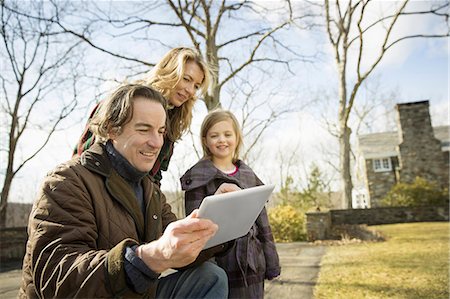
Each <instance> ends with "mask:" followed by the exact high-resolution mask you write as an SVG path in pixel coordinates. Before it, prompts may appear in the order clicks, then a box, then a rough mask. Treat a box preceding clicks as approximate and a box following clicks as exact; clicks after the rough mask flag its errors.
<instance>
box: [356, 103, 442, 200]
mask: <svg viewBox="0 0 450 299" xmlns="http://www.w3.org/2000/svg"><path fill="white" fill-rule="evenodd" d="M396 110H397V128H398V131H395V132H383V133H375V134H367V135H360V136H358V154H357V159H356V175H355V184H354V185H355V188H354V190H353V194H352V197H353V198H352V200H353V208H368V207H377V206H379V204H380V200H381V199H382V198H383V197H384V196H385V195H386V194H387V193H388V192H389V190H390V189H391V188H392V187H393V186H394V185H395V184H396V183H397V182H405V183H411V182H413V181H414V180H415V178H416V177H417V176H420V177H423V178H424V179H426V180H428V181H434V182H436V183H438V184H439V185H440V186H441V187H442V188H448V186H449V150H450V132H449V129H450V126H439V127H432V126H431V118H430V113H429V101H421V102H412V103H403V104H397V105H396Z"/></svg>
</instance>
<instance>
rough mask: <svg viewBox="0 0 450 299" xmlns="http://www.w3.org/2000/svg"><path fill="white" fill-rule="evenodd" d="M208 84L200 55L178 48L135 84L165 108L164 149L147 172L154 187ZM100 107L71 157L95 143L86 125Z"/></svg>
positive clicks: (192, 50) (203, 62)
mask: <svg viewBox="0 0 450 299" xmlns="http://www.w3.org/2000/svg"><path fill="white" fill-rule="evenodd" d="M210 81H211V70H210V68H209V66H208V64H207V63H206V62H205V61H204V59H203V57H202V56H201V55H200V53H199V52H197V51H196V50H194V49H191V48H185V47H180V48H174V49H172V50H170V51H169V52H167V53H166V55H164V57H163V58H162V59H161V61H160V62H158V63H157V64H156V65H155V67H154V68H153V69H152V70H151V71H150V73H149V75H148V77H147V78H146V79H144V80H142V81H139V82H138V83H141V84H144V85H149V86H151V87H153V88H155V89H156V90H157V91H159V92H160V93H161V94H162V95H163V96H164V97H165V98H166V100H167V103H168V107H169V111H168V115H167V117H168V132H169V134H167V135H166V136H165V137H164V145H163V147H162V148H161V151H160V153H159V156H158V159H157V160H156V162H155V165H154V166H153V169H152V170H151V171H150V175H151V176H152V177H153V178H154V180H155V182H156V183H158V184H160V180H161V179H162V175H161V170H164V171H165V170H167V168H168V167H169V162H170V158H171V157H172V153H173V147H174V144H175V142H176V141H177V140H179V139H180V138H181V135H182V134H183V133H184V132H186V131H187V129H189V126H190V124H191V119H192V107H193V106H194V103H195V100H196V99H197V96H199V95H202V94H205V93H206V91H207V90H208V87H209V84H210ZM100 104H101V102H100V103H99V104H98V105H97V106H96V107H95V108H94V110H93V111H92V112H91V115H90V117H89V120H88V123H87V125H86V128H85V131H84V132H83V134H82V135H81V137H80V139H79V141H78V144H77V146H76V148H75V150H74V152H73V155H74V156H78V155H81V154H82V153H83V152H84V151H85V150H87V149H88V148H89V147H90V146H91V145H92V144H93V143H94V142H95V137H94V135H93V134H92V132H91V131H90V129H89V121H90V119H91V118H92V117H93V116H94V114H95V112H96V111H97V109H98V107H99V105H100Z"/></svg>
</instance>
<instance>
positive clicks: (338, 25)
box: [325, 0, 449, 208]
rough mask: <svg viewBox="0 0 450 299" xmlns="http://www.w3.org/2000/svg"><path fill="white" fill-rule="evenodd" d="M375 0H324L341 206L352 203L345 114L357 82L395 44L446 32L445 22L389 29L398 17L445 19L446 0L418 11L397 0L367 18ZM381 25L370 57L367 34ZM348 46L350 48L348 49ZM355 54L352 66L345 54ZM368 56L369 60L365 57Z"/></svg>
mask: <svg viewBox="0 0 450 299" xmlns="http://www.w3.org/2000/svg"><path fill="white" fill-rule="evenodd" d="M376 3H377V2H376V1H370V0H358V1H352V0H350V1H340V0H336V1H329V0H325V15H326V28H327V33H328V38H329V41H330V43H331V45H332V47H333V50H334V58H335V61H336V65H337V71H338V85H339V96H338V98H339V108H338V139H339V152H340V157H339V159H340V162H339V169H340V175H341V181H342V191H343V206H344V207H347V208H351V206H352V204H351V203H352V198H351V195H352V188H353V185H352V178H351V169H350V161H351V155H350V153H351V146H350V135H351V128H350V126H349V117H350V114H351V112H352V109H353V106H354V103H355V100H356V99H357V93H358V90H359V89H360V87H361V84H362V83H363V82H364V81H365V80H366V79H367V78H368V77H369V75H371V74H372V72H373V71H374V70H375V69H376V67H377V66H378V65H379V64H380V62H381V60H382V59H383V58H384V57H385V56H386V54H387V53H389V50H390V49H392V48H393V47H394V46H395V45H398V44H399V43H401V42H403V41H405V40H409V39H413V38H439V37H447V36H449V32H448V26H446V28H447V29H446V31H445V32H437V33H425V34H421V33H417V34H416V33H413V34H405V35H401V36H396V35H394V33H393V31H394V29H395V28H396V27H397V26H398V23H399V20H400V19H404V18H415V17H418V16H423V15H430V16H434V17H436V18H440V19H442V21H443V22H447V23H448V7H449V3H448V1H445V2H439V3H438V2H432V1H431V2H430V3H429V4H430V7H429V9H426V10H421V11H408V10H407V6H408V3H409V0H404V1H397V2H395V3H394V4H396V6H395V7H394V8H392V10H391V13H388V14H387V15H384V16H382V17H380V18H377V19H376V20H374V21H371V20H370V13H369V11H370V9H371V8H372V7H373V6H374V5H375V4H376ZM376 27H378V28H380V27H381V28H384V33H383V34H382V35H381V36H380V35H378V37H380V38H381V42H380V44H379V45H378V46H377V47H378V48H377V50H378V53H377V54H376V55H375V57H372V58H370V57H369V56H368V55H367V52H368V46H367V44H368V42H369V38H368V34H370V33H371V31H372V30H373V29H374V28H376ZM350 50H351V52H350ZM350 53H351V55H354V57H356V63H355V66H354V67H352V65H351V63H350V59H349V55H350ZM369 60H370V61H369Z"/></svg>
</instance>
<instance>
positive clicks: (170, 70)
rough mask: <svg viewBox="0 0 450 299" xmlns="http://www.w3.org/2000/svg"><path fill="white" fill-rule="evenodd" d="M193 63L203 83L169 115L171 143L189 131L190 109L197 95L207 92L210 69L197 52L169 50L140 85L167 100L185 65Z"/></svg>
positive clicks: (184, 49) (188, 49)
mask: <svg viewBox="0 0 450 299" xmlns="http://www.w3.org/2000/svg"><path fill="white" fill-rule="evenodd" d="M190 61H193V62H195V63H196V64H197V65H198V66H199V67H200V69H201V70H202V71H203V75H204V78H203V81H202V83H201V86H200V88H199V91H198V93H197V94H196V95H195V96H194V97H193V98H191V99H189V100H188V101H186V102H185V103H184V104H183V105H181V106H180V107H174V108H173V109H172V110H173V111H172V113H170V114H169V116H170V121H169V128H168V129H169V130H168V131H169V132H168V133H169V135H168V137H169V138H170V139H171V140H172V141H176V140H178V139H180V137H181V135H183V133H184V132H186V131H187V130H188V129H189V126H190V125H191V121H192V108H193V106H194V103H195V100H196V99H197V97H198V96H199V95H204V94H206V92H207V91H208V88H209V85H210V83H211V79H212V74H211V68H210V66H209V65H208V64H207V63H206V61H205V60H204V59H203V57H202V56H201V55H200V53H199V52H198V51H196V50H195V49H192V48H184V47H180V48H174V49H172V50H170V51H169V52H168V53H167V54H166V55H164V57H163V58H162V59H161V61H159V62H158V63H157V64H156V65H155V67H154V68H153V69H152V70H151V71H150V72H149V76H148V78H146V79H144V80H143V81H142V83H144V84H146V85H151V86H152V87H154V88H155V89H156V90H158V91H159V92H161V94H162V95H163V96H164V97H165V98H166V99H168V98H169V96H170V93H171V92H172V90H173V89H174V88H175V86H177V84H178V83H179V82H180V81H181V80H182V79H183V74H184V71H185V67H186V63H187V62H190Z"/></svg>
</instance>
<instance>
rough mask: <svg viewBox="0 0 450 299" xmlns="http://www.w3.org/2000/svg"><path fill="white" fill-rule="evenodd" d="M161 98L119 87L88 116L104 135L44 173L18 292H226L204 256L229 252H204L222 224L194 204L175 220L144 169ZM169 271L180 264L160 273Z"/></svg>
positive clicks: (160, 117) (152, 153) (162, 126)
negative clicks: (201, 213)
mask: <svg viewBox="0 0 450 299" xmlns="http://www.w3.org/2000/svg"><path fill="white" fill-rule="evenodd" d="M165 103H166V101H165V100H164V98H163V97H162V96H161V95H160V94H159V93H158V92H156V91H155V90H153V89H151V88H149V87H144V86H141V85H131V84H129V85H124V86H121V87H119V88H118V89H117V90H116V91H115V92H114V93H113V95H112V96H111V97H110V98H109V99H108V100H107V101H106V102H105V103H104V104H103V105H102V106H101V108H100V110H99V111H98V112H97V113H96V115H95V116H94V118H93V119H92V121H91V129H92V131H93V132H94V134H95V135H96V138H97V140H99V141H100V142H99V143H97V144H95V145H93V146H92V147H91V148H90V149H89V150H88V151H86V152H85V153H84V154H83V155H82V156H81V157H78V158H74V159H72V160H70V161H68V162H66V163H64V164H61V165H59V166H58V167H57V168H56V169H55V170H54V171H53V172H51V173H49V174H48V176H47V177H46V179H45V181H44V183H43V185H42V187H41V190H40V192H39V194H38V197H37V200H36V201H35V203H34V206H33V210H32V212H31V214H30V219H29V224H28V235H29V238H28V242H27V250H26V254H25V257H24V262H23V274H22V287H21V289H20V291H19V297H21V298H38V297H39V298H46V297H58V298H69V297H70V298H72V297H74V298H101V297H102V298H104V297H108V298H112V297H132V298H140V297H146V298H148V297H157V298H172V297H178V298H202V297H203V298H225V297H226V296H227V294H228V286H227V278H226V274H225V273H224V271H223V270H222V269H220V268H219V267H217V266H216V265H214V264H212V263H210V262H205V263H202V262H203V261H204V260H206V259H208V258H210V257H212V256H213V255H214V254H216V253H217V252H220V251H223V250H224V248H223V247H224V246H219V247H215V248H213V249H212V250H208V251H203V252H201V250H202V248H203V246H204V245H205V243H206V242H207V241H208V240H209V239H210V238H211V237H212V236H213V235H214V234H215V232H216V231H217V225H215V224H214V223H212V222H211V221H209V220H207V219H199V218H197V212H196V211H194V212H193V213H192V214H190V215H189V216H188V217H186V218H185V219H182V220H178V221H177V219H176V216H175V215H174V214H173V213H172V212H171V207H170V205H169V204H167V203H166V200H165V197H164V195H163V194H162V193H161V191H160V190H159V188H158V187H157V185H156V184H154V183H153V182H152V181H151V178H150V177H149V176H148V175H147V173H148V171H149V170H150V169H152V167H153V164H154V162H155V160H156V158H157V157H158V153H159V150H160V149H161V146H162V144H163V137H164V134H165V130H166V110H165ZM235 189H236V187H235V186H234V185H233V186H232V185H222V186H221V187H220V188H219V191H218V193H222V192H228V191H233V190H235ZM200 253H201V254H200ZM194 261H195V262H194ZM193 262H194V264H195V266H192V265H190V264H192V263H193ZM170 268H182V269H183V270H180V271H178V272H176V273H174V274H171V275H168V276H166V277H160V274H161V273H162V272H164V271H165V270H167V269H170Z"/></svg>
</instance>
